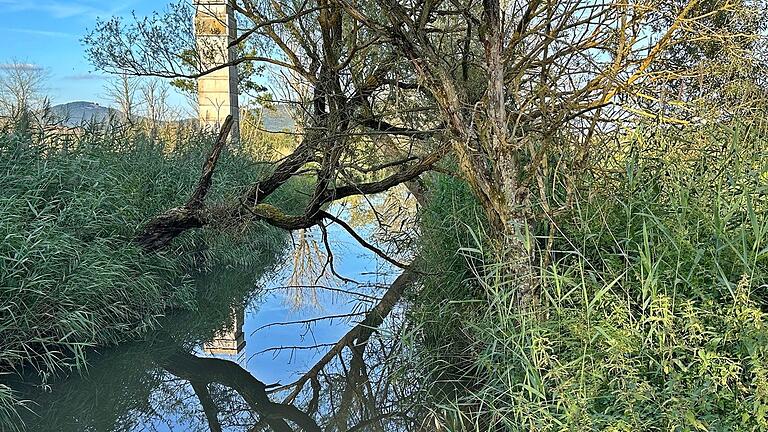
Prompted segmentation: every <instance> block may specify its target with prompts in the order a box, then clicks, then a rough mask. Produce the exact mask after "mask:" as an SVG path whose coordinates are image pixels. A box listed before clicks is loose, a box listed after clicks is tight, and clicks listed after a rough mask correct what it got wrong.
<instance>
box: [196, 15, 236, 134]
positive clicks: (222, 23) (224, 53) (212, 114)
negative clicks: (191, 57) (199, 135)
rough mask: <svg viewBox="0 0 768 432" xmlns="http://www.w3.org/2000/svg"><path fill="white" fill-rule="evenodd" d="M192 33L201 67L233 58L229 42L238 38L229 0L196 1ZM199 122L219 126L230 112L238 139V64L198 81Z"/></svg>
mask: <svg viewBox="0 0 768 432" xmlns="http://www.w3.org/2000/svg"><path fill="white" fill-rule="evenodd" d="M195 36H196V41H197V51H198V53H199V54H200V59H201V63H202V68H203V70H208V69H211V68H214V67H216V66H220V65H222V64H226V63H228V62H231V61H233V60H234V59H235V48H229V44H230V42H232V41H233V40H235V38H236V37H237V22H236V21H235V13H234V11H233V10H232V7H231V6H230V4H229V1H228V0H197V1H195ZM197 92H198V112H199V116H200V125H201V126H204V127H206V126H207V127H212V128H215V129H218V127H219V126H221V124H222V123H223V122H224V119H225V118H227V116H228V115H230V114H231V115H232V117H233V119H234V121H235V122H234V124H233V125H232V132H231V135H230V137H231V139H232V141H234V142H237V141H238V140H239V138H240V122H239V120H240V113H239V107H238V102H237V67H236V66H226V67H223V68H221V69H218V70H215V71H213V72H211V73H209V74H207V75H205V76H202V77H200V78H198V80H197Z"/></svg>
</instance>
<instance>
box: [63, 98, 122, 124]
mask: <svg viewBox="0 0 768 432" xmlns="http://www.w3.org/2000/svg"><path fill="white" fill-rule="evenodd" d="M51 115H52V116H53V117H54V119H55V120H56V121H57V122H61V123H62V124H63V125H65V126H79V125H82V124H84V123H101V122H104V121H106V120H108V119H110V118H115V119H119V120H122V119H125V114H123V113H122V112H121V111H118V110H116V109H114V108H109V107H105V106H101V105H99V104H97V103H95V102H86V101H77V102H69V103H65V104H61V105H54V106H52V107H51Z"/></svg>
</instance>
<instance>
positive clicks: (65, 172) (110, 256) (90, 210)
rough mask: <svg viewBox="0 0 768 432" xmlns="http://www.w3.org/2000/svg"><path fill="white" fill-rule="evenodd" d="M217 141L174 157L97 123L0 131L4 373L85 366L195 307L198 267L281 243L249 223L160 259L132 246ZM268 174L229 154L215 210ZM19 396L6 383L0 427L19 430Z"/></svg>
mask: <svg viewBox="0 0 768 432" xmlns="http://www.w3.org/2000/svg"><path fill="white" fill-rule="evenodd" d="M212 139H213V137H211V136H208V135H205V134H199V133H192V132H189V135H187V136H185V137H183V138H182V139H180V140H179V142H178V143H177V144H176V145H175V146H174V147H173V149H172V150H169V146H168V145H167V143H159V142H156V141H154V140H151V139H148V138H147V137H145V136H143V135H141V134H136V133H116V131H114V130H113V131H109V130H103V129H98V128H93V129H92V130H87V131H85V132H84V133H83V134H82V135H81V136H80V137H78V138H76V140H75V141H74V142H68V143H66V144H67V145H66V146H64V145H63V143H61V142H58V143H57V142H54V143H51V142H50V140H39V139H36V137H34V136H32V135H31V134H19V133H12V132H9V133H0V175H2V178H3V180H2V187H1V188H0V238H2V242H1V243H0V373H3V372H8V371H10V370H12V369H14V368H18V367H27V368H32V369H34V370H37V371H38V372H39V374H41V376H43V378H45V377H46V376H48V375H51V374H55V373H57V372H59V371H61V370H63V369H67V368H71V367H76V368H82V367H84V360H85V349H86V348H88V347H92V346H97V345H108V344H114V343H117V342H119V341H122V340H126V339H130V338H134V337H137V336H139V335H141V334H143V333H144V332H146V331H147V330H148V329H150V328H152V327H153V326H154V325H155V324H156V323H157V320H158V318H159V317H160V316H162V315H163V314H164V313H165V312H166V311H167V310H168V309H169V308H174V307H193V306H194V296H193V290H192V284H191V281H190V278H189V276H188V275H189V273H190V272H193V271H200V270H206V269H210V268H213V267H220V266H227V265H245V264H248V263H249V262H258V261H259V260H260V259H261V258H263V255H264V254H267V253H274V250H275V249H277V247H278V246H279V245H281V244H282V243H283V242H284V241H285V236H284V235H283V234H282V233H280V232H279V231H277V230H274V229H270V228H268V227H266V226H264V225H259V224H252V225H250V226H248V227H219V228H220V229H218V230H202V231H197V232H194V233H188V234H185V235H184V236H182V238H181V239H179V240H178V241H177V242H175V243H174V248H173V249H172V250H169V251H165V252H163V253H159V254H145V253H143V252H141V251H140V250H139V249H138V248H137V247H136V246H135V245H134V244H133V242H132V238H133V236H134V235H135V233H136V232H137V230H138V229H139V228H140V226H141V225H142V224H143V223H145V222H146V221H147V220H148V219H149V218H150V217H152V216H153V215H155V214H158V213H160V212H161V211H163V210H166V209H168V208H170V207H172V206H175V205H179V204H181V203H183V202H184V201H185V200H186V199H187V197H188V196H189V194H190V192H191V191H192V189H193V187H194V185H195V184H196V181H197V178H198V177H199V174H200V167H201V165H202V162H203V160H204V158H205V155H206V153H207V152H208V151H209V149H210V146H211V143H212ZM182 143H183V145H182ZM52 144H53V145H52ZM260 167H262V165H260V164H258V163H257V161H255V160H253V159H252V158H250V157H249V156H248V155H246V154H233V153H229V154H227V155H226V156H225V157H224V158H223V160H222V161H221V163H220V166H219V169H218V171H217V174H216V179H215V186H214V190H213V192H212V196H211V197H210V200H211V202H212V204H213V205H215V204H216V202H217V201H221V200H226V199H228V198H231V197H232V196H235V195H236V194H238V193H239V192H240V190H241V188H243V187H245V186H247V185H248V184H249V183H251V182H252V181H253V180H254V179H255V178H256V176H258V175H259V174H260V172H261V168H260ZM281 193H282V194H283V195H285V194H286V193H289V192H281ZM280 198H281V197H277V199H280ZM282 198H286V197H285V196H283V197H282ZM257 238H258V241H255V239H257ZM12 396H13V395H12V394H11V391H10V389H9V388H8V387H7V386H4V385H2V384H1V383H0V425H3V426H2V427H0V429H2V430H6V429H11V428H12V427H15V426H12V425H14V424H15V425H18V424H17V422H15V420H16V419H17V416H16V410H17V409H18V408H19V406H18V404H19V402H18V401H14V400H13V398H12ZM6 425H8V426H6Z"/></svg>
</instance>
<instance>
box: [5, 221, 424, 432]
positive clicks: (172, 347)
mask: <svg viewBox="0 0 768 432" xmlns="http://www.w3.org/2000/svg"><path fill="white" fill-rule="evenodd" d="M329 238H330V239H332V240H333V241H332V245H331V246H332V250H333V252H334V253H333V255H334V260H333V262H334V268H335V271H336V273H338V275H339V276H341V277H343V278H349V279H353V280H354V282H352V281H343V280H342V279H339V277H337V276H333V275H331V272H330V268H329V267H327V266H326V269H325V271H324V272H323V273H325V276H324V277H321V278H319V279H318V278H317V277H316V275H317V274H319V273H320V272H321V271H322V266H323V264H324V263H325V262H326V260H325V256H323V255H325V253H324V248H323V243H322V239H321V236H320V234H319V231H317V232H311V233H307V234H306V235H295V236H294V247H292V248H289V249H290V250H287V251H283V252H282V253H281V255H280V256H281V259H280V260H279V261H283V264H281V265H278V266H276V268H263V267H262V268H228V269H220V270H217V271H215V272H210V273H206V274H198V275H196V276H195V283H196V287H197V289H196V291H197V296H198V300H197V302H198V304H199V307H198V309H197V310H194V311H178V312H174V313H171V314H169V315H168V316H166V317H163V318H161V326H160V327H159V328H158V329H157V330H155V331H152V332H150V333H149V334H147V335H146V337H145V338H144V339H143V340H140V341H135V342H129V343H125V344H121V345H119V346H116V347H109V348H101V349H95V350H92V352H90V355H89V356H88V364H87V365H84V366H82V367H81V368H80V370H75V371H72V372H70V373H64V374H62V375H61V376H59V377H55V378H48V379H46V380H41V379H40V377H36V376H29V375H27V376H22V377H18V378H16V379H15V380H14V388H15V389H16V390H17V391H19V392H20V393H21V395H22V397H23V398H24V399H26V400H28V402H27V408H28V410H26V411H24V412H23V417H24V422H25V423H26V425H27V428H28V430H30V431H40V432H44V431H62V432H63V431H105V432H106V431H209V430H210V431H214V432H215V431H259V430H274V431H291V430H307V431H319V430H340V431H341V430H349V431H352V430H361V431H368V430H406V429H407V426H405V424H406V423H407V421H410V420H408V413H407V409H404V408H403V405H404V404H402V403H400V402H401V401H403V400H404V399H406V398H407V396H404V395H406V394H407V393H408V392H409V391H410V390H408V389H410V388H411V387H413V386H412V385H411V382H409V381H408V380H407V379H400V378H397V377H405V376H406V375H407V373H404V372H403V371H401V370H399V367H398V365H397V362H394V361H391V360H390V359H391V358H392V357H391V356H392V355H393V353H395V352H396V351H397V349H398V344H397V343H396V342H395V338H392V337H390V336H389V335H390V334H391V331H389V330H392V329H394V326H393V325H392V324H391V323H385V324H384V325H383V326H382V328H383V329H384V330H385V331H382V332H377V333H375V335H374V336H372V337H371V339H370V342H369V343H368V347H367V349H365V350H351V349H349V347H347V348H346V349H344V350H341V351H340V353H341V355H336V356H331V359H330V360H329V361H328V362H327V363H323V364H322V365H321V366H322V367H321V368H319V369H317V368H316V367H315V369H317V370H314V371H313V367H314V366H315V365H317V364H318V361H320V360H321V359H323V356H325V355H326V353H328V351H329V350H330V349H332V348H333V344H335V343H336V342H337V341H339V340H340V339H341V338H342V337H343V336H344V335H345V334H346V333H347V332H349V331H350V329H352V328H353V327H354V326H355V325H356V324H357V323H358V322H360V321H361V320H362V319H363V318H364V316H365V315H364V314H365V312H366V311H368V310H370V309H371V308H372V307H373V306H374V305H375V304H377V302H378V301H379V299H380V298H381V297H382V295H383V294H384V293H385V291H386V289H387V287H388V286H389V283H390V282H391V281H392V280H393V279H394V277H396V275H397V273H398V271H396V270H397V269H393V268H392V266H391V265H389V264H388V263H386V262H384V261H383V260H381V259H380V258H379V257H377V256H376V255H375V254H373V253H372V252H370V251H369V250H367V249H365V248H363V247H362V246H360V244H359V243H357V242H356V241H354V239H352V238H351V237H350V236H349V235H348V234H347V233H346V232H344V231H343V230H342V229H341V228H340V227H338V226H335V225H332V226H331V227H329ZM296 250H303V251H304V253H303V254H301V253H299V254H298V256H297V254H296V253H295V251H296ZM270 267H271V266H270ZM318 268H319V269H320V271H318ZM289 284H291V285H294V286H295V285H317V286H315V287H304V288H303V289H298V288H286V285H289ZM398 315H399V311H398V310H397V309H395V311H393V313H392V314H391V315H390V317H389V318H390V320H392V322H396V321H397V319H398ZM329 317H335V318H329ZM387 329H389V330H387ZM358 354H360V355H358ZM302 377H303V380H302ZM297 380H299V381H300V384H301V385H291V384H292V383H295V382H296V381H297ZM411 420H412V419H411Z"/></svg>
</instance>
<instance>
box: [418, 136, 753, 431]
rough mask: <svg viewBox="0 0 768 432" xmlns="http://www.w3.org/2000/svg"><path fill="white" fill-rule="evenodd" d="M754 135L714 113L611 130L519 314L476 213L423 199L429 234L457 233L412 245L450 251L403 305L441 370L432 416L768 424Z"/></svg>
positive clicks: (461, 420) (450, 425)
mask: <svg viewBox="0 0 768 432" xmlns="http://www.w3.org/2000/svg"><path fill="white" fill-rule="evenodd" d="M765 138H766V137H765V135H764V131H762V130H753V129H749V128H745V127H734V128H730V129H729V128H725V127H713V128H711V129H706V130H698V131H693V132H691V131H685V132H680V133H675V134H673V131H671V130H663V129H661V130H659V129H637V130H635V131H633V132H632V133H630V134H629V135H628V136H626V138H625V139H622V140H621V142H620V143H619V144H620V145H619V146H617V148H615V149H614V150H615V151H614V153H613V154H612V157H610V158H605V159H604V160H601V161H596V162H595V163H594V166H595V168H596V169H595V171H593V172H592V174H591V175H585V176H584V178H582V179H581V180H582V183H581V184H580V186H579V188H578V196H579V198H578V199H577V200H576V204H575V205H574V207H573V210H572V211H571V212H570V213H569V214H566V215H563V216H560V217H558V218H556V219H555V220H554V224H553V229H552V233H553V238H552V243H551V248H550V249H547V250H544V249H542V252H541V253H540V254H539V259H540V265H539V274H540V278H539V284H538V285H539V287H540V296H539V299H538V305H537V307H536V309H535V312H533V313H531V312H528V313H524V312H522V311H521V310H520V308H519V307H518V305H517V303H516V300H515V291H514V287H512V286H508V285H506V284H505V283H504V282H503V279H502V278H499V277H498V272H497V271H496V270H497V269H498V268H499V263H496V262H495V261H494V258H493V254H492V253H490V252H488V248H487V247H486V246H484V244H485V242H484V241H483V240H482V238H483V237H482V232H483V231H482V224H474V225H473V224H472V223H471V222H472V220H471V219H468V218H466V217H462V216H460V215H459V216H458V217H454V216H453V215H452V210H453V208H452V207H451V206H446V205H437V206H434V207H433V211H432V213H430V212H427V213H425V214H424V218H423V220H422V228H423V233H424V237H425V243H426V244H427V245H429V244H432V242H434V241H435V240H436V239H440V238H446V237H450V236H456V241H454V242H453V243H452V246H451V247H453V248H454V249H452V250H453V251H454V254H453V255H449V256H452V258H450V259H446V258H445V257H446V253H445V251H443V253H442V254H441V255H437V254H436V251H435V250H432V249H430V248H429V247H427V248H426V249H425V252H426V254H427V255H430V256H428V257H426V258H425V259H426V260H432V261H441V262H443V263H444V265H446V266H447V268H445V269H441V271H440V272H439V274H440V276H436V275H434V274H432V275H427V276H426V277H424V282H423V283H424V287H425V288H424V291H422V293H424V294H426V295H424V296H417V297H416V298H415V300H414V301H413V304H412V305H411V312H410V316H411V318H412V328H411V331H412V335H411V337H412V338H413V339H414V340H416V341H417V342H416V346H415V350H414V352H416V353H417V354H415V358H416V359H417V360H418V365H419V366H421V367H422V370H423V371H424V374H425V376H428V377H430V378H429V379H430V380H436V381H437V384H435V385H431V386H430V395H429V409H430V411H431V412H432V416H431V417H430V419H429V421H430V422H433V423H434V424H436V425H437V427H438V429H440V430H452V431H466V430H478V431H479V430H509V431H523V430H525V431H532V430H535V431H640V430H642V431H652V430H658V431H670V430H672V431H695V430H702V431H745V430H766V429H768V362H767V360H768V350H767V348H766V347H767V346H768V345H767V343H768V327H766V323H767V322H768V285H766V284H768V215H767V214H766V212H768V200H767V199H766V193H767V192H768V174H766V173H767V172H768V157H767V156H768V154H766V150H765V149H766V148H768V146H766V139H765ZM441 181H442V182H444V183H445V184H449V183H454V184H455V183H456V181H455V180H446V179H443V180H441ZM447 190H450V192H451V193H450V195H453V196H468V194H467V193H466V191H462V190H457V187H456V186H455V185H454V186H453V187H450V188H448V189H447ZM437 191H438V193H437V194H436V196H437V198H436V199H438V200H440V199H445V198H444V195H443V193H442V192H446V191H441V190H440V189H437ZM441 197H443V198H441ZM453 201H454V202H456V201H457V199H456V198H454V199H453ZM470 207H471V206H469V205H465V206H464V208H470ZM468 221H469V223H468ZM447 232H450V233H452V234H447ZM473 233H474V235H473ZM468 234H469V235H468ZM462 240H464V241H465V242H464V243H462V244H457V243H460V242H461V241H462ZM546 243H547V239H546V238H542V239H540V241H539V244H542V245H544V244H546ZM431 265H432V266H434V265H435V264H431ZM438 268H439V267H438ZM446 275H451V276H450V277H447V276H446ZM457 294H458V297H455V296H457ZM426 317H440V321H438V320H434V321H433V320H430V319H428V318H426ZM446 322H447V323H449V324H448V325H445V323H446ZM436 335H437V336H439V338H438V337H436ZM456 359H460V361H457V360H456ZM457 365H459V366H460V367H457Z"/></svg>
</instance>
